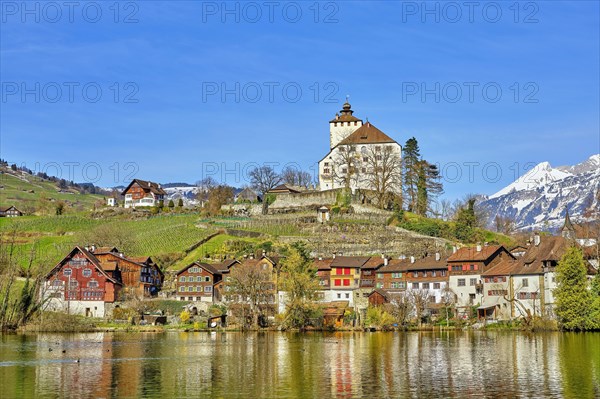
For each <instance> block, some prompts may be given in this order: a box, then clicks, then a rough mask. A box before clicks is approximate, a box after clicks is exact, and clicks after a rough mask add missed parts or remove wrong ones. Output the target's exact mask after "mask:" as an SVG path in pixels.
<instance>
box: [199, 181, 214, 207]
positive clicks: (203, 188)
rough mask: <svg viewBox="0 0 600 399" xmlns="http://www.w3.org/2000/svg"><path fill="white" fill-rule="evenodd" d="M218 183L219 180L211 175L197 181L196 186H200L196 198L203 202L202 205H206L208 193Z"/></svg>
mask: <svg viewBox="0 0 600 399" xmlns="http://www.w3.org/2000/svg"><path fill="white" fill-rule="evenodd" d="M218 185H219V183H217V181H216V180H215V179H213V178H212V177H211V176H207V177H205V178H204V179H202V180H198V181H197V182H196V187H198V193H197V194H196V199H197V200H199V201H200V202H201V203H202V206H204V203H205V202H206V201H208V194H209V193H210V191H211V190H212V189H213V188H215V187H216V186H218Z"/></svg>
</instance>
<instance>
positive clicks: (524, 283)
mask: <svg viewBox="0 0 600 399" xmlns="http://www.w3.org/2000/svg"><path fill="white" fill-rule="evenodd" d="M522 282H523V283H522V286H523V287H529V280H528V279H526V278H524V279H523V280H522Z"/></svg>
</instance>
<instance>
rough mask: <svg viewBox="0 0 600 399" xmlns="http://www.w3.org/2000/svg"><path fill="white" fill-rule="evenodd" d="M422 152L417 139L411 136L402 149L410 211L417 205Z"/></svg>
mask: <svg viewBox="0 0 600 399" xmlns="http://www.w3.org/2000/svg"><path fill="white" fill-rule="evenodd" d="M420 161H421V153H420V150H419V143H418V142H417V139H415V138H414V137H411V138H410V139H408V140H407V141H406V144H405V145H404V148H403V149H402V173H403V175H404V192H405V196H404V198H405V199H406V205H407V208H408V210H409V211H411V212H412V211H414V210H415V208H416V206H417V181H418V172H419V163H420Z"/></svg>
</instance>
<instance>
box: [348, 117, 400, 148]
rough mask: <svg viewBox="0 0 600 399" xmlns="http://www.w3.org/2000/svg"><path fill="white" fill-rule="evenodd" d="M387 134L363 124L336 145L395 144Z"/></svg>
mask: <svg viewBox="0 0 600 399" xmlns="http://www.w3.org/2000/svg"><path fill="white" fill-rule="evenodd" d="M395 142H396V141H395V140H394V139H392V138H391V137H390V136H388V135H387V134H385V133H383V132H382V131H381V130H379V129H377V128H376V127H375V126H373V125H372V124H371V123H370V122H367V123H365V124H364V125H362V126H361V127H359V128H358V129H356V130H355V131H354V132H353V133H352V134H350V135H349V136H348V137H346V138H345V139H344V140H342V141H340V143H339V144H338V145H354V144H380V143H381V144H383V143H395Z"/></svg>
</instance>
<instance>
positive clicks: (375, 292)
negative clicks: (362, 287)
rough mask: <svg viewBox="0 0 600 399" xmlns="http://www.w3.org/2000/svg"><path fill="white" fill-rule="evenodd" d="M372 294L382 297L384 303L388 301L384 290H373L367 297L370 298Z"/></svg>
mask: <svg viewBox="0 0 600 399" xmlns="http://www.w3.org/2000/svg"><path fill="white" fill-rule="evenodd" d="M373 294H379V295H381V296H382V297H384V298H385V300H386V301H387V300H388V299H389V296H388V292H387V291H386V290H384V289H381V288H375V289H374V290H373V291H371V293H370V294H369V296H371V295H373Z"/></svg>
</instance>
